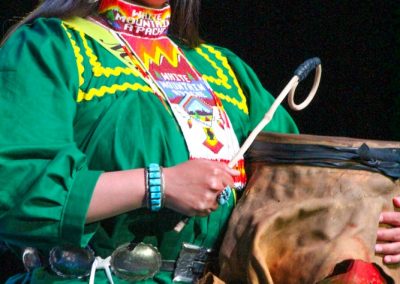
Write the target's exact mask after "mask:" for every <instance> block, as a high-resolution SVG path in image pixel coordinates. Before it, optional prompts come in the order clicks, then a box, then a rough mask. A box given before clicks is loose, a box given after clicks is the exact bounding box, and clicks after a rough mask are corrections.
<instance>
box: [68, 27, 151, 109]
mask: <svg viewBox="0 0 400 284" xmlns="http://www.w3.org/2000/svg"><path fill="white" fill-rule="evenodd" d="M62 26H63V28H64V29H65V31H66V33H67V35H68V38H69V39H70V41H71V45H72V47H73V50H74V54H75V57H76V61H77V66H78V73H79V90H78V96H77V99H76V100H77V102H81V101H84V100H85V101H90V100H92V99H93V97H103V96H104V95H105V94H107V93H108V94H115V93H116V92H117V91H126V90H128V89H130V90H133V91H137V90H141V91H143V92H152V90H151V88H150V87H149V86H147V85H142V84H139V83H134V84H130V83H124V84H122V85H118V84H114V85H112V86H110V87H108V86H102V87H100V88H99V89H97V88H91V89H90V90H89V91H88V92H86V93H85V92H84V91H83V90H82V89H81V87H82V85H83V83H84V77H83V73H84V71H85V68H84V65H83V60H84V59H83V56H82V54H81V49H80V48H79V46H78V45H77V43H76V41H75V40H74V39H73V37H72V35H71V34H70V32H69V31H68V29H67V28H66V27H65V25H64V24H62ZM71 28H72V29H74V30H76V31H77V32H78V34H79V36H80V37H81V39H82V43H83V46H84V48H85V54H86V55H87V56H88V57H89V62H90V65H91V66H92V71H93V74H94V76H96V77H101V76H106V77H110V76H116V77H117V76H119V75H121V74H126V75H134V76H135V77H140V73H139V72H138V71H137V70H135V69H132V68H129V67H126V68H122V67H119V66H118V67H115V68H110V67H103V66H102V65H101V63H100V62H99V61H98V58H97V56H96V55H95V54H94V53H93V50H92V49H91V48H90V47H89V45H88V43H87V40H86V36H85V34H84V33H83V32H81V31H79V30H77V29H75V28H74V27H71Z"/></svg>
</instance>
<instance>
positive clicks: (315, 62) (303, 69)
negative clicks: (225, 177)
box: [174, 57, 322, 233]
mask: <svg viewBox="0 0 400 284" xmlns="http://www.w3.org/2000/svg"><path fill="white" fill-rule="evenodd" d="M315 68H317V69H316V74H315V77H314V84H313V87H312V89H311V91H310V93H309V95H308V96H307V98H306V99H305V100H304V102H302V103H301V104H299V105H296V104H295V102H294V93H295V91H296V87H297V85H298V84H299V82H301V81H303V80H304V79H305V78H306V77H307V76H308V74H310V72H311V71H312V70H314V69H315ZM321 70H322V69H321V60H320V59H319V58H318V57H314V58H311V59H308V60H306V61H304V62H303V63H302V64H301V65H300V66H299V67H297V69H296V70H295V71H294V76H293V78H292V79H291V80H290V81H289V83H288V84H287V85H286V87H285V88H284V89H283V90H282V92H281V93H280V94H279V96H278V97H277V98H276V100H275V101H274V103H273V104H272V106H271V107H270V109H269V110H268V112H267V113H266V114H265V116H264V118H263V119H262V120H261V121H260V122H259V123H258V124H257V126H256V127H255V128H254V130H253V131H252V132H251V133H250V135H249V137H247V139H246V141H245V142H244V143H243V145H242V147H241V148H240V149H239V151H238V153H237V154H236V155H235V156H234V157H233V159H232V160H231V161H230V162H229V164H228V166H229V167H230V168H233V167H234V166H235V165H236V163H237V162H238V161H239V159H240V158H241V157H243V155H244V153H245V152H246V151H247V150H248V149H249V147H250V145H251V144H252V143H253V141H254V139H255V138H256V137H257V135H258V134H259V133H260V132H261V131H262V130H263V129H264V127H265V126H266V125H267V124H268V123H269V122H270V121H271V119H272V117H273V116H274V114H275V111H276V109H277V108H278V106H279V105H280V104H281V103H282V101H283V100H284V99H285V97H286V95H287V94H288V93H289V92H290V94H289V106H290V108H292V109H294V110H302V109H303V108H305V107H306V106H307V105H308V104H309V103H310V102H311V101H312V99H313V98H314V96H315V94H316V92H317V89H318V86H319V82H320V80H321V72H322V71H321ZM188 221H189V217H185V218H184V219H183V220H181V221H180V222H178V224H176V226H175V228H174V231H175V232H177V233H179V232H180V231H181V230H182V229H183V228H184V227H185V225H186V224H187V222H188Z"/></svg>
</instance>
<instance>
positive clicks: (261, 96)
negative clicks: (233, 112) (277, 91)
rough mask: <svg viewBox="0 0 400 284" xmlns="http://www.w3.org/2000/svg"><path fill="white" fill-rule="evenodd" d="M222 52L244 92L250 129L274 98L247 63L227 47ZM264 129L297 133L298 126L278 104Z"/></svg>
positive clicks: (262, 115) (259, 119)
mask: <svg viewBox="0 0 400 284" xmlns="http://www.w3.org/2000/svg"><path fill="white" fill-rule="evenodd" d="M223 53H224V54H225V56H227V58H228V60H229V64H230V65H231V67H232V68H233V69H234V71H235V74H236V76H237V78H238V81H239V84H240V86H241V88H242V89H243V92H244V93H245V94H246V99H247V105H248V111H249V120H250V130H252V129H254V128H255V127H256V125H257V124H258V123H259V122H260V121H261V120H262V118H263V117H264V115H265V114H266V112H267V111H268V110H269V108H270V107H271V105H272V103H273V102H274V100H275V98H274V97H273V96H272V95H271V94H270V93H269V92H268V91H267V90H265V88H264V87H263V85H262V83H261V82H260V80H259V78H258V77H257V75H256V74H255V72H254V70H253V69H252V68H251V67H250V66H249V65H247V64H246V63H245V62H244V61H243V60H242V59H240V58H239V57H238V56H237V55H235V54H234V53H232V52H231V51H229V50H227V49H223ZM264 131H269V132H280V133H298V128H297V126H296V124H295V122H294V121H293V119H292V118H291V116H290V115H289V114H288V112H287V111H286V110H285V109H284V108H283V107H282V106H279V107H278V109H277V111H276V112H275V114H274V116H273V118H272V120H271V121H270V122H269V124H268V125H267V126H266V127H265V128H264Z"/></svg>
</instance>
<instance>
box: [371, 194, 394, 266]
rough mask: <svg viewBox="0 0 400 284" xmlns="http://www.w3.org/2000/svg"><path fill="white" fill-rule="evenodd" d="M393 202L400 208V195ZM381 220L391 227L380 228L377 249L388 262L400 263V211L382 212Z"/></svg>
mask: <svg viewBox="0 0 400 284" xmlns="http://www.w3.org/2000/svg"><path fill="white" fill-rule="evenodd" d="M393 204H394V206H395V207H397V208H400V196H398V197H395V198H393ZM379 222H380V223H381V224H386V225H389V226H390V227H388V228H379V229H378V235H377V243H376V245H375V251H376V252H377V253H380V254H382V255H383V261H384V262H385V263H387V264H391V263H400V212H398V211H391V212H382V213H381V216H380V219H379Z"/></svg>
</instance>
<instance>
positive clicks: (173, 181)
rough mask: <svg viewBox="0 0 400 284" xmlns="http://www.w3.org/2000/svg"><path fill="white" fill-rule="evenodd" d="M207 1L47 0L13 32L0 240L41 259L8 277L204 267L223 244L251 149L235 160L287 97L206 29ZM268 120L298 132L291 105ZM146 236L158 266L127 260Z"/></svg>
mask: <svg viewBox="0 0 400 284" xmlns="http://www.w3.org/2000/svg"><path fill="white" fill-rule="evenodd" d="M199 9H200V0H192V1H183V0H175V1H172V0H171V1H170V3H168V1H166V0H141V1H139V0H138V1H127V0H100V1H93V0H80V1H72V0H69V1H68V0H45V1H42V3H41V4H40V6H39V7H38V8H37V9H36V10H35V11H33V12H32V13H31V14H30V15H29V16H28V17H27V18H26V19H24V20H23V22H22V23H20V24H19V25H18V26H17V27H15V28H14V29H13V31H12V32H10V33H9V35H8V36H7V39H6V40H5V41H4V42H3V44H2V47H1V50H0V74H1V77H0V113H1V114H2V115H1V116H2V118H1V122H0V169H1V170H0V181H1V182H0V184H1V188H0V240H3V241H4V242H5V243H6V244H7V246H8V247H10V248H11V249H12V250H13V251H14V252H15V253H16V254H18V255H19V256H20V257H21V259H23V260H24V265H25V267H26V270H27V271H26V272H21V274H18V275H15V276H13V277H11V278H10V279H9V280H8V283H85V282H87V281H88V280H89V279H90V280H91V281H92V282H93V281H95V283H109V282H112V281H113V282H114V283H172V281H173V280H174V279H175V281H176V282H179V281H180V282H194V281H196V279H197V278H198V277H199V276H200V275H201V273H202V272H203V270H204V269H203V266H204V264H205V263H207V262H209V261H210V260H211V257H212V251H214V252H217V251H218V247H219V243H220V242H221V237H222V235H223V232H224V228H225V226H226V222H227V220H228V218H229V216H230V213H231V211H232V209H233V207H234V204H235V198H236V194H235V191H236V189H240V188H242V187H244V185H245V173H244V166H243V159H241V160H240V161H239V162H238V164H237V165H236V166H235V167H234V168H229V167H228V166H227V162H228V161H229V160H230V159H231V158H232V157H233V156H234V154H236V152H237V150H238V149H239V146H240V145H241V144H242V143H243V141H244V139H245V138H246V137H247V136H248V134H249V132H250V131H251V130H252V129H253V128H254V127H255V125H256V124H257V123H258V122H259V121H260V120H261V118H262V117H263V115H264V113H265V112H266V111H267V110H268V107H269V106H270V105H271V104H272V102H273V97H272V96H271V95H270V94H269V93H268V92H267V91H265V89H264V88H263V86H262V85H261V83H260V81H259V80H258V78H257V76H256V75H255V74H254V72H253V71H252V69H251V68H250V67H249V66H248V65H246V64H245V63H244V62H243V61H242V60H241V59H240V58H239V57H237V56H236V55H235V54H234V53H232V52H231V51H229V50H227V49H225V48H222V47H218V46H214V45H210V44H206V43H204V42H202V41H201V40H200V39H199V35H198V13H199ZM265 130H268V131H273V132H289V133H290V132H291V133H293V132H294V133H295V132H297V128H296V126H295V124H294V122H293V121H292V119H291V118H290V117H289V115H288V114H287V112H286V111H285V110H284V109H283V108H279V109H278V111H277V113H276V115H275V117H274V119H273V120H272V122H271V123H270V124H269V125H268V126H267V128H266V129H265ZM177 225H181V226H177ZM138 244H140V245H143V249H144V251H145V252H151V253H152V257H151V258H150V262H152V263H151V264H154V263H156V264H157V265H156V271H154V273H152V270H151V269H150V268H149V267H148V266H146V265H145V267H144V268H143V269H142V270H140V269H136V270H135V268H132V267H130V269H133V270H134V271H133V270H132V271H124V267H121V265H120V264H121V263H118V260H120V259H122V260H126V259H125V258H124V257H127V255H129V256H130V257H133V258H135V257H138V258H140V257H141V256H143V255H140V253H138V252H137V251H136V250H135V249H136V248H138V247H139V245H138ZM124 245H125V246H124ZM118 248H119V249H118ZM190 251H196V258H197V257H198V256H199V255H200V254H203V255H205V256H204V258H202V259H201V261H199V263H200V266H201V267H200V268H198V267H197V268H198V269H197V268H196V267H195V266H196V265H198V264H199V263H198V262H196V261H189V262H185V261H182V258H184V257H186V256H187V255H190ZM118 253H119V254H118ZM111 255H112V256H113V259H111V260H110V256H111ZM80 256H81V257H83V256H84V257H86V258H85V259H81V258H79V257H80ZM118 257H120V259H119V258H118ZM192 260H193V259H192ZM138 261H139V262H140V261H141V259H139V260H138ZM120 262H123V261H120ZM136 264H137V263H136ZM141 264H143V263H141ZM109 266H111V268H112V271H113V272H112V274H108V273H107V271H109ZM139 266H140V265H139ZM88 267H89V269H87V268H88ZM133 267H138V265H136V266H135V265H134V266H133ZM128 270H129V269H128ZM89 274H90V276H89ZM132 275H133V276H132ZM144 278H147V279H144Z"/></svg>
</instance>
